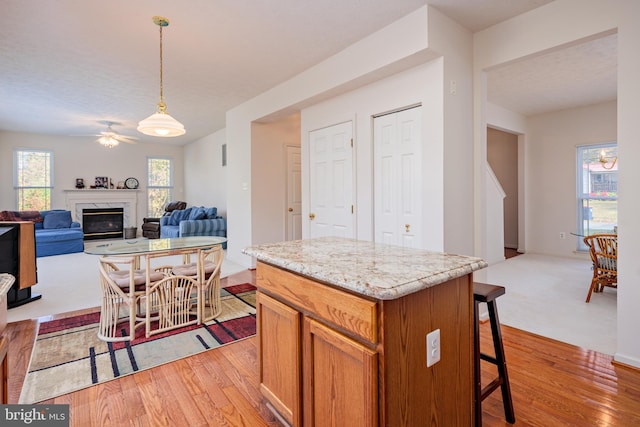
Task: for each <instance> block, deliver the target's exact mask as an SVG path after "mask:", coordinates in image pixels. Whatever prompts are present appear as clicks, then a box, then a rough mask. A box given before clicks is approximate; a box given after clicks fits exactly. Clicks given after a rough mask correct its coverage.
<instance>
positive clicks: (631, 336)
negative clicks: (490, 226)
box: [473, 0, 640, 367]
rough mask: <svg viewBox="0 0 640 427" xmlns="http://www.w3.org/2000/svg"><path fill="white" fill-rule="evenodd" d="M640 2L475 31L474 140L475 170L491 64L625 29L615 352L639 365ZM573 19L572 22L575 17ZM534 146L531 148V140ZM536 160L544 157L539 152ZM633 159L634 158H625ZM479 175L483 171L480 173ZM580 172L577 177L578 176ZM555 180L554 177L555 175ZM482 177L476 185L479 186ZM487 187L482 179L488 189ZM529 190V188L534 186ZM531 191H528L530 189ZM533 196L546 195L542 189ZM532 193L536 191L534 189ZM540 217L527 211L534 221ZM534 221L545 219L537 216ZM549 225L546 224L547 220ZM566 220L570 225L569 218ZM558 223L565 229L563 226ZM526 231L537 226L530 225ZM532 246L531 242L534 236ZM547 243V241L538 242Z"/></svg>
mask: <svg viewBox="0 0 640 427" xmlns="http://www.w3.org/2000/svg"><path fill="white" fill-rule="evenodd" d="M638 16H640V2H638V1H636V0H613V1H606V2H605V1H599V0H556V1H554V2H552V3H549V4H547V5H545V6H542V7H540V8H538V9H535V10H533V11H531V12H529V13H526V14H523V15H520V16H518V17H516V18H513V19H511V20H508V21H506V22H503V23H500V24H497V25H494V26H493V27H490V28H488V29H486V30H484V31H480V32H478V33H476V34H474V124H473V126H474V146H475V150H474V151H475V164H476V170H479V168H480V166H481V165H482V163H483V162H484V161H485V160H484V159H486V127H487V120H486V115H487V109H486V81H485V74H484V70H486V69H488V68H489V67H493V66H497V65H500V64H504V63H507V62H509V61H514V60H517V59H519V58H523V57H525V56H527V55H532V54H536V53H538V52H543V51H545V50H548V49H553V48H555V47H558V46H562V45H563V44H566V43H574V42H576V41H579V40H581V39H584V38H588V37H594V36H597V35H599V34H603V33H610V32H611V31H616V29H617V31H618V112H617V115H618V120H617V123H618V125H617V139H618V154H619V157H620V168H619V171H618V179H619V192H618V236H619V247H620V256H619V260H618V261H619V272H618V273H619V274H618V286H619V287H618V331H617V334H618V336H617V338H618V339H617V342H618V350H617V352H616V354H615V360H616V361H619V362H622V363H627V364H629V365H633V366H637V367H640V331H639V330H638V328H637V325H639V324H640V310H638V307H639V305H640V303H639V301H640V287H639V286H635V284H637V283H640V269H639V268H638V267H637V259H638V256H640V222H638V220H637V212H639V211H640V199H639V198H638V197H637V196H636V193H637V191H636V188H635V187H637V183H638V182H640V168H637V167H633V165H634V164H636V163H638V162H640V144H638V143H637V135H638V134H640V131H639V130H640V129H639V127H640V125H639V124H638V118H637V113H638V111H640V82H639V81H638V78H637V76H638V75H640V58H639V57H638V55H637V42H638V40H640V27H639V26H638V25H637V19H638ZM569 24H570V25H569ZM527 145H528V146H529V147H528V148H527V153H528V152H529V151H528V150H529V149H531V148H530V145H532V144H528V143H527ZM535 156H537V158H536V159H532V161H536V160H538V161H539V158H540V155H539V153H535V154H534V157H535ZM625 165H627V166H625ZM476 178H477V179H478V180H482V179H483V178H482V176H480V175H479V174H478V173H476ZM573 180H574V179H573V178H571V179H570V182H573ZM554 185H555V183H554ZM477 187H478V185H476V188H477ZM481 188H482V187H480V189H481ZM527 191H528V190H527ZM528 192H529V191H528ZM531 192H532V193H534V194H533V195H532V196H531V197H532V198H533V199H534V200H539V199H540V198H541V197H543V196H542V195H541V194H540V193H539V192H535V191H531ZM527 197H529V196H527ZM476 206H477V207H478V208H477V212H478V213H479V215H478V216H477V217H476V223H480V224H482V222H483V221H484V220H485V216H486V211H485V210H484V205H483V201H482V198H481V197H478V195H477V194H476ZM531 221H533V219H532V218H531V219H528V220H527V223H530V222H531ZM535 224H539V221H537V220H536V222H535ZM545 225H547V224H545ZM562 226H565V225H564V223H563V224H562ZM558 231H559V230H558ZM526 233H527V235H529V236H530V235H531V228H530V227H527V231H526ZM476 235H477V236H478V239H477V241H478V244H477V246H476V247H477V249H478V254H479V255H482V253H483V250H484V244H485V242H486V237H485V236H483V235H482V231H481V230H479V229H476ZM527 246H529V244H527ZM532 246H534V247H541V246H542V243H541V242H536V244H532Z"/></svg>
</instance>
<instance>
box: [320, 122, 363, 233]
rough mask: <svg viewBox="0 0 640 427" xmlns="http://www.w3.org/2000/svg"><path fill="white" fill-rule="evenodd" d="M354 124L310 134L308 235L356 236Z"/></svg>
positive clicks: (345, 124)
mask: <svg viewBox="0 0 640 427" xmlns="http://www.w3.org/2000/svg"><path fill="white" fill-rule="evenodd" d="M352 137H353V125H352V122H346V123H341V124H338V125H334V126H330V127H327V128H323V129H318V130H315V131H312V132H310V134H309V160H310V161H309V165H310V171H309V183H310V191H309V226H310V227H309V235H310V237H323V236H340V237H355V215H354V213H353V200H354V190H353V146H352V141H353V139H352Z"/></svg>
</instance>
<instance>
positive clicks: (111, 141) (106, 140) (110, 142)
mask: <svg viewBox="0 0 640 427" xmlns="http://www.w3.org/2000/svg"><path fill="white" fill-rule="evenodd" d="M98 142H99V143H100V144H102V145H104V146H105V147H107V148H113V147H115V146H116V145H118V144H120V141H118V140H117V139H115V138H112V137H110V136H101V137H100V138H98Z"/></svg>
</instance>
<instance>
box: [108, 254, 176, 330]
mask: <svg viewBox="0 0 640 427" xmlns="http://www.w3.org/2000/svg"><path fill="white" fill-rule="evenodd" d="M138 262H139V261H138V259H137V257H131V258H126V257H111V258H109V257H103V258H100V262H99V271H100V286H101V289H102V304H101V310H100V326H99V329H98V338H100V339H101V340H103V341H109V342H116V341H130V340H132V339H134V338H135V336H136V329H137V328H139V327H141V326H143V325H144V324H145V322H146V315H145V314H144V313H143V312H142V304H141V300H142V298H143V297H144V296H145V294H146V285H147V280H152V281H158V280H161V279H163V278H164V277H165V276H166V274H164V273H163V272H161V271H150V272H149V274H147V272H146V271H145V270H139V269H136V268H135V267H136V265H137V264H138ZM125 321H128V322H129V333H128V334H121V333H120V332H121V329H122V326H121V325H122V323H123V322H125Z"/></svg>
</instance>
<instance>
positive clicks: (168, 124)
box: [138, 112, 186, 137]
mask: <svg viewBox="0 0 640 427" xmlns="http://www.w3.org/2000/svg"><path fill="white" fill-rule="evenodd" d="M138 132H141V133H143V134H145V135H150V136H160V137H172V136H180V135H184V134H185V133H186V131H185V130H184V125H183V124H182V123H180V122H179V121H177V120H176V119H174V118H173V117H171V116H170V115H169V114H167V113H162V112H158V113H154V114H152V115H150V116H149V117H147V118H146V119H144V120H142V121H141V122H140V123H138Z"/></svg>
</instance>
